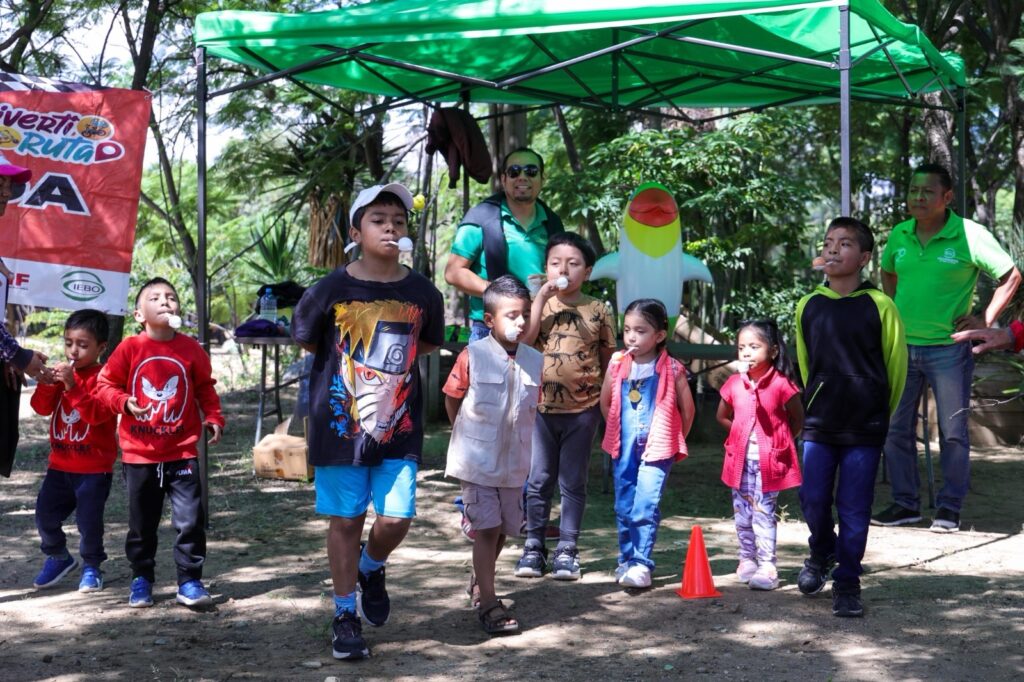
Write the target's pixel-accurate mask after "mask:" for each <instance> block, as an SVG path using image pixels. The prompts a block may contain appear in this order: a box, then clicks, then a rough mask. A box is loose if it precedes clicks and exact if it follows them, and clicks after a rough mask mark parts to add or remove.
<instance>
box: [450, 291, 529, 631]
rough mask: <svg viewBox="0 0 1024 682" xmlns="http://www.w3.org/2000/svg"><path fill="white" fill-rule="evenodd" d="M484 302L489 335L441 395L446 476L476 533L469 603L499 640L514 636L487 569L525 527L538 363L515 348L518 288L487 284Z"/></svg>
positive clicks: (521, 302)
mask: <svg viewBox="0 0 1024 682" xmlns="http://www.w3.org/2000/svg"><path fill="white" fill-rule="evenodd" d="M483 302H484V324H485V325H487V328H488V329H490V335H489V336H487V337H485V338H484V339H481V340H480V341H479V342H477V343H473V344H470V345H469V346H467V347H466V348H465V349H464V350H463V351H462V353H461V354H459V357H458V358H457V359H456V361H455V367H453V368H452V373H451V375H449V377H448V381H447V382H446V383H445V385H444V389H443V390H444V393H445V408H446V409H447V411H448V418H449V419H450V420H451V422H452V437H451V442H450V444H449V446H448V466H447V468H446V469H445V475H447V476H451V477H453V478H457V479H459V480H460V481H461V482H462V500H463V503H464V504H465V507H466V516H467V517H468V518H469V521H470V523H471V524H472V526H473V530H474V531H475V538H474V540H473V573H472V575H471V576H470V583H469V594H470V598H471V599H472V600H473V604H474V606H475V607H476V608H477V615H478V616H479V618H480V624H481V625H482V626H483V628H484V631H485V632H487V633H488V634H498V633H502V632H517V631H518V630H519V622H518V621H517V620H516V619H515V617H513V616H512V614H511V613H510V612H509V609H508V608H507V607H506V606H505V605H504V604H503V603H502V602H501V600H500V599H498V598H497V596H496V594H495V589H494V566H495V563H496V562H497V559H498V554H499V553H500V552H501V549H502V547H504V546H505V536H506V535H510V534H512V535H514V534H517V533H519V529H520V528H522V525H523V521H524V516H523V484H524V483H525V482H526V476H527V474H528V473H529V471H530V454H531V442H532V438H533V423H534V419H535V418H536V416H537V401H538V399H539V398H540V375H541V368H542V366H543V362H544V356H543V355H542V354H541V353H540V352H538V351H537V350H534V349H533V348H531V347H530V346H526V345H524V344H521V343H519V341H518V339H519V337H520V335H522V333H523V330H524V329H525V328H526V324H527V322H526V321H527V318H528V317H529V315H530V293H529V291H527V289H526V287H524V286H523V285H522V284H521V283H520V282H519V280H517V279H516V278H514V277H511V276H509V275H505V276H503V277H499V278H498V279H496V280H494V281H493V282H491V284H490V285H489V286H488V287H487V289H486V290H485V291H484V296H483Z"/></svg>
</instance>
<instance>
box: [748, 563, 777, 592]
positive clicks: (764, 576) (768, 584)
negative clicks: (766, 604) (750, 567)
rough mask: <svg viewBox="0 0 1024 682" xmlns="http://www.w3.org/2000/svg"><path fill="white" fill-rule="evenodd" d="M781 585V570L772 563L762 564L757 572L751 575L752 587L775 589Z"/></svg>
mask: <svg viewBox="0 0 1024 682" xmlns="http://www.w3.org/2000/svg"><path fill="white" fill-rule="evenodd" d="M778 586H779V572H778V571H777V570H776V568H775V566H774V565H772V564H761V565H760V566H758V567H757V572H756V573H754V575H752V576H750V589H752V590H774V589H775V588H776V587H778Z"/></svg>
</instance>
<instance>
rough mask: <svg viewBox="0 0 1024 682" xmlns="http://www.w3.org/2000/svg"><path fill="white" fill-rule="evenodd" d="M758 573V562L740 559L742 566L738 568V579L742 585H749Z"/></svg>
mask: <svg viewBox="0 0 1024 682" xmlns="http://www.w3.org/2000/svg"><path fill="white" fill-rule="evenodd" d="M755 573H757V562H756V561H754V560H753V559H740V565H739V566H737V567H736V579H737V580H739V581H740V582H741V583H748V582H750V579H751V578H752V577H754V574H755Z"/></svg>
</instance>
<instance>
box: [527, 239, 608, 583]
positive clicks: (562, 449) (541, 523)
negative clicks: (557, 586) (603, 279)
mask: <svg viewBox="0 0 1024 682" xmlns="http://www.w3.org/2000/svg"><path fill="white" fill-rule="evenodd" d="M595 260H596V255H595V253H594V248H593V247H592V246H591V245H590V242H588V241H587V240H586V239H584V238H583V237H581V236H579V235H578V234H575V233H573V232H565V233H561V234H557V235H555V236H553V237H552V238H551V239H550V241H549V242H548V246H547V252H546V254H545V263H546V269H547V278H548V281H547V282H546V283H545V284H544V285H543V286H542V287H541V289H540V291H539V292H538V293H537V298H536V299H534V302H533V309H532V312H531V315H530V326H529V327H528V328H527V330H526V332H524V334H523V338H522V342H523V343H527V344H529V343H533V345H534V347H536V348H537V349H538V350H540V351H542V352H543V353H544V372H543V376H542V382H543V383H542V391H541V393H542V395H541V404H540V407H539V412H540V414H539V415H538V419H537V422H536V426H535V427H534V432H533V458H532V461H531V464H530V475H529V478H528V479H527V482H526V544H525V545H524V547H523V556H522V557H521V558H520V559H519V562H518V563H517V564H516V570H515V574H516V575H517V576H519V577H532V578H539V577H540V576H542V575H543V574H544V569H545V567H546V565H547V549H546V548H545V547H544V536H545V532H546V530H547V524H548V518H549V516H550V514H551V498H552V496H553V494H554V491H555V483H556V482H557V483H558V487H559V490H560V492H561V495H562V512H561V523H560V529H559V539H558V545H557V546H556V547H555V553H554V557H553V558H552V561H551V574H552V577H553V578H555V579H556V580H577V579H578V578H579V577H580V559H579V551H578V549H577V547H576V543H577V540H578V539H579V535H580V523H581V521H582V520H583V508H584V506H585V504H586V499H587V471H588V468H589V462H590V451H591V445H592V444H593V441H594V433H595V432H596V431H597V425H598V423H599V421H600V419H601V412H600V408H599V406H598V403H599V402H600V398H601V382H602V380H603V378H604V371H605V368H606V367H608V361H609V359H611V355H612V352H613V351H614V350H615V326H614V323H613V321H612V315H611V313H610V311H609V310H608V306H607V304H605V302H604V301H599V300H597V299H596V298H593V297H591V296H587V295H586V294H584V293H582V292H581V291H580V287H581V286H582V285H583V282H585V281H586V280H587V279H588V278H589V277H590V270H591V268H593V266H594V261H595ZM534 339H536V341H535V342H534Z"/></svg>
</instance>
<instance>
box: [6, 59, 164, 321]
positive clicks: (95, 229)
mask: <svg viewBox="0 0 1024 682" xmlns="http://www.w3.org/2000/svg"><path fill="white" fill-rule="evenodd" d="M150 99H151V96H150V95H149V93H146V92H140V91H137V90H122V89H116V88H103V89H92V88H90V87H89V86H84V85H79V84H74V83H63V82H60V81H52V80H48V79H37V78H31V77H27V76H17V75H13V74H3V78H0V154H2V155H3V156H4V157H6V158H7V160H8V161H9V162H10V163H14V164H17V165H19V166H24V167H26V168H29V169H31V170H32V179H31V181H29V183H28V184H26V185H22V186H17V185H16V186H15V188H14V194H15V196H14V198H13V199H12V200H11V202H10V204H8V207H7V214H6V215H5V216H4V217H3V218H2V219H0V257H2V258H3V259H4V262H6V263H7V265H8V267H9V268H10V269H11V270H13V271H14V272H15V276H14V278H13V281H12V282H11V288H10V296H9V298H10V302H11V303H23V304H31V305H38V306H49V307H55V308H64V309H69V310H74V309H80V308H98V309H100V310H105V311H107V312H110V313H114V314H123V313H124V312H125V303H126V301H127V298H128V273H129V272H130V271H131V265H132V249H133V246H134V242H135V224H136V218H137V214H138V207H139V192H140V184H141V180H142V159H143V155H144V153H145V146H146V131H147V128H148V125H149V114H150Z"/></svg>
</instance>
